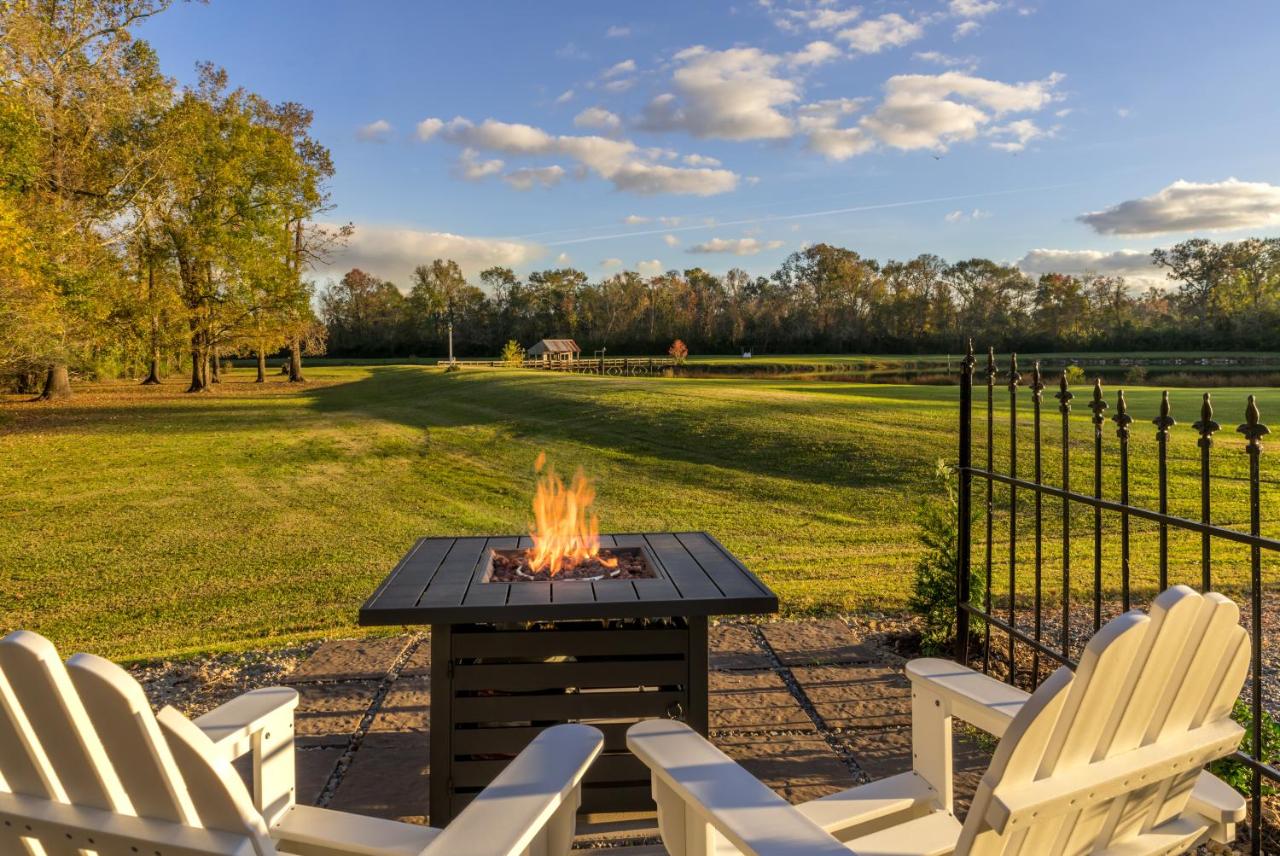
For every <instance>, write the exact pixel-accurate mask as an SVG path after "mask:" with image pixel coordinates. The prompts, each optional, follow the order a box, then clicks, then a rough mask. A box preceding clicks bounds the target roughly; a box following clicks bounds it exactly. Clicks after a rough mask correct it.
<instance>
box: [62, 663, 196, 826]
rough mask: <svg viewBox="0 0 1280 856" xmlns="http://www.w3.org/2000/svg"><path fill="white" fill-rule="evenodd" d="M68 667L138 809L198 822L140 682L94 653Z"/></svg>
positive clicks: (162, 817)
mask: <svg viewBox="0 0 1280 856" xmlns="http://www.w3.org/2000/svg"><path fill="white" fill-rule="evenodd" d="M67 672H68V673H70V675H71V682H72V683H73V684H74V685H75V688H76V690H77V691H78V692H79V693H80V701H81V702H83V704H84V706H85V710H86V711H88V713H89V718H90V719H91V720H92V721H93V725H94V728H95V729H96V730H97V732H98V738H99V739H100V740H101V741H102V746H103V748H104V749H105V750H106V752H107V757H108V758H110V760H111V763H112V765H113V766H114V767H115V769H116V772H117V774H118V775H119V776H120V783H121V785H123V786H124V789H125V792H126V793H127V794H128V795H129V800H130V801H131V802H132V803H133V807H134V811H135V813H136V814H137V815H138V816H139V817H150V818H154V819H156V820H167V821H170V822H172V823H180V824H183V825H184V826H197V825H199V824H198V819H197V816H196V810H195V806H194V805H193V804H192V802H191V797H190V796H189V795H188V793H187V788H186V786H185V784H184V782H183V779H182V774H181V773H179V772H178V767H177V765H176V764H175V763H174V761H173V754H172V753H171V752H170V751H169V745H168V744H167V743H166V742H165V740H164V735H162V734H161V733H160V727H159V726H158V725H157V724H156V718H155V715H154V714H153V713H152V711H151V704H150V703H149V702H148V701H147V696H146V693H144V692H143V691H142V687H141V686H139V684H138V682H137V681H135V680H134V679H133V678H132V677H130V676H129V673H128V672H126V671H125V670H124V669H122V668H120V667H119V666H117V665H116V664H115V663H112V662H110V661H108V660H104V659H102V658H101V657H95V656H94V655H92V654H76V655H75V656H73V657H72V658H71V659H70V660H68V661H67Z"/></svg>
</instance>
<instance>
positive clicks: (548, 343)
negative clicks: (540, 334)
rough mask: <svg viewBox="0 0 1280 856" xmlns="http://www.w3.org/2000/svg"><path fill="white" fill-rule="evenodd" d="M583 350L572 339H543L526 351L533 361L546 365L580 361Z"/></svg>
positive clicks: (526, 354)
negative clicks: (540, 361) (579, 357)
mask: <svg viewBox="0 0 1280 856" xmlns="http://www.w3.org/2000/svg"><path fill="white" fill-rule="evenodd" d="M581 353H582V349H581V348H579V347H578V343H577V342H575V341H573V340H572V339H542V340H541V341H539V342H538V343H536V344H534V345H532V346H531V347H530V348H529V349H528V350H526V351H525V356H527V357H528V358H529V359H531V360H542V361H543V362H544V363H550V362H560V361H566V362H567V361H569V360H576V359H578V355H579V354H581Z"/></svg>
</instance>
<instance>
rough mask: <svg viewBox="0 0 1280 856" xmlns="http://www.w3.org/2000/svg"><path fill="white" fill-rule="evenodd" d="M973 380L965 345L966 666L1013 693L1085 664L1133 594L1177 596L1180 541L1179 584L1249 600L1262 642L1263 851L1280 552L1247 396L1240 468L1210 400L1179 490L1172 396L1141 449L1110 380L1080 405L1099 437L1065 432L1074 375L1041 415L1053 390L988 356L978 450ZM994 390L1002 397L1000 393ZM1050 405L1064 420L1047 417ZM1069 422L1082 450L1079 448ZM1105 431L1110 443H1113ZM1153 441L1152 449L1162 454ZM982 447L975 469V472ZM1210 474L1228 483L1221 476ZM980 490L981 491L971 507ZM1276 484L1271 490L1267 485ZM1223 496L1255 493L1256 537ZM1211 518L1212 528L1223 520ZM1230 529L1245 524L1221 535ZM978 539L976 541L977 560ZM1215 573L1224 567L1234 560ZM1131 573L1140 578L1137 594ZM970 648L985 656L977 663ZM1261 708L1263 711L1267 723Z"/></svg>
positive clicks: (961, 549)
mask: <svg viewBox="0 0 1280 856" xmlns="http://www.w3.org/2000/svg"><path fill="white" fill-rule="evenodd" d="M975 370H976V360H975V358H974V354H973V349H972V346H970V348H969V353H968V355H967V356H966V357H965V358H964V361H963V364H962V368H961V379H960V424H959V441H960V449H959V452H960V457H959V467H958V473H959V481H960V490H959V518H960V521H961V523H960V526H959V530H958V553H959V575H958V579H957V595H958V598H957V600H958V604H957V606H958V609H957V624H958V651H957V656H958V658H959V659H960V660H961V662H965V663H973V664H975V665H980V667H981V668H982V669H983V671H985V672H988V673H992V672H993V671H994V672H997V673H1001V676H1002V677H1004V678H1006V679H1007V680H1008V681H1009V682H1010V683H1017V684H1020V685H1023V686H1025V687H1027V688H1028V689H1034V688H1035V686H1036V685H1037V684H1038V683H1039V681H1040V680H1042V678H1043V677H1044V676H1045V675H1046V674H1047V673H1048V671H1049V669H1051V668H1054V667H1056V666H1058V665H1060V664H1062V665H1067V666H1071V667H1074V666H1075V664H1076V660H1075V658H1074V656H1073V654H1074V651H1073V649H1074V650H1079V648H1080V646H1081V645H1082V641H1083V639H1086V638H1087V637H1088V635H1090V633H1091V632H1092V631H1093V630H1096V629H1097V628H1098V627H1099V626H1100V625H1101V624H1102V623H1103V621H1104V617H1105V616H1107V615H1110V614H1114V613H1117V612H1120V611H1125V610H1128V609H1129V608H1130V607H1131V605H1132V600H1133V599H1134V597H1135V596H1137V597H1139V598H1140V599H1142V600H1145V599H1147V598H1148V597H1149V596H1153V595H1154V594H1155V593H1158V592H1159V591H1162V590H1164V589H1165V588H1167V587H1168V586H1169V585H1170V581H1171V578H1172V577H1171V570H1170V559H1171V555H1173V552H1172V550H1171V536H1172V537H1173V538H1178V539H1181V540H1180V541H1179V547H1180V549H1179V551H1178V553H1177V565H1178V567H1177V568H1176V569H1175V570H1176V572H1177V577H1178V578H1177V579H1175V580H1174V581H1175V582H1191V583H1193V584H1195V585H1198V586H1199V588H1200V589H1201V590H1202V591H1208V590H1211V589H1214V588H1215V587H1218V588H1219V589H1220V590H1223V591H1224V592H1225V593H1227V594H1230V595H1232V596H1233V597H1235V598H1236V599H1237V601H1238V602H1239V601H1243V600H1245V599H1247V600H1248V601H1249V603H1248V608H1247V609H1244V610H1242V611H1243V612H1244V615H1245V616H1246V618H1247V621H1248V624H1249V629H1250V632H1251V635H1252V641H1253V662H1252V669H1251V678H1250V682H1249V685H1248V686H1247V687H1246V691H1245V694H1246V696H1247V698H1246V700H1245V701H1246V703H1247V705H1248V709H1249V713H1250V714H1251V716H1250V726H1249V731H1248V734H1247V735H1246V739H1245V741H1244V746H1243V747H1242V750H1241V751H1239V752H1237V753H1236V755H1235V758H1234V760H1235V761H1236V762H1238V763H1239V764H1241V765H1243V766H1244V768H1245V769H1247V771H1248V775H1247V777H1246V778H1247V779H1248V785H1249V791H1250V793H1249V797H1250V799H1249V803H1250V825H1251V835H1250V840H1251V847H1252V852H1253V853H1261V852H1263V849H1262V847H1263V845H1262V841H1263V838H1264V833H1263V828H1264V827H1265V826H1266V823H1265V820H1264V812H1263V795H1264V793H1266V792H1268V791H1269V790H1270V789H1271V788H1274V787H1275V783H1280V770H1278V769H1276V767H1274V766H1272V765H1271V764H1270V763H1268V759H1266V758H1265V757H1264V755H1263V746H1264V733H1263V732H1264V725H1263V723H1264V721H1265V720H1268V719H1269V718H1270V716H1271V715H1272V714H1274V713H1275V712H1276V711H1274V710H1271V707H1273V706H1274V705H1273V704H1271V703H1273V702H1278V701H1280V699H1268V698H1266V697H1265V693H1266V686H1267V684H1268V681H1267V680H1265V679H1264V674H1263V650H1264V643H1265V640H1264V627H1263V622H1264V615H1263V603H1264V596H1269V594H1268V592H1264V586H1263V557H1264V555H1265V556H1267V557H1274V556H1276V555H1277V554H1280V541H1277V540H1274V539H1271V538H1265V537H1263V536H1262V534H1261V527H1262V508H1263V503H1262V495H1263V484H1264V483H1263V480H1262V478H1261V475H1260V459H1261V457H1262V438H1263V437H1264V436H1265V435H1266V434H1268V433H1269V430H1268V428H1267V427H1266V426H1265V425H1263V424H1262V422H1261V417H1260V414H1259V411H1258V406H1257V402H1256V400H1255V397H1254V396H1253V395H1249V396H1248V400H1247V404H1246V405H1245V407H1244V413H1243V417H1244V421H1243V422H1242V423H1241V424H1240V425H1239V427H1238V428H1237V429H1236V431H1237V432H1238V433H1239V434H1241V435H1242V436H1243V451H1244V453H1245V454H1246V455H1247V467H1245V466H1239V465H1235V464H1232V465H1231V466H1228V465H1227V464H1226V463H1224V456H1223V455H1217V456H1215V455H1212V454H1211V452H1212V451H1213V449H1214V446H1215V440H1214V435H1215V434H1216V433H1217V432H1218V431H1219V429H1220V428H1221V426H1220V425H1219V424H1218V423H1217V422H1215V421H1214V413H1213V407H1212V402H1211V400H1210V397H1209V395H1208V394H1205V395H1204V396H1203V398H1202V400H1201V402H1200V411H1199V414H1198V416H1199V418H1198V420H1197V421H1195V423H1194V424H1193V425H1192V426H1191V429H1192V430H1193V431H1194V432H1195V434H1196V440H1195V443H1196V447H1197V451H1196V452H1191V451H1190V450H1186V453H1185V454H1183V455H1182V456H1181V457H1180V458H1179V459H1178V461H1177V464H1178V478H1177V480H1175V479H1174V478H1173V477H1172V476H1171V460H1173V459H1172V458H1171V455H1170V446H1171V441H1172V440H1177V441H1178V442H1179V446H1180V448H1181V447H1182V446H1183V445H1185V444H1183V442H1182V438H1180V437H1176V436H1175V433H1174V428H1175V426H1176V425H1177V422H1176V420H1175V418H1174V415H1173V412H1172V409H1173V408H1172V406H1171V404H1170V400H1169V393H1168V392H1167V391H1166V392H1164V393H1163V395H1162V396H1161V399H1160V401H1159V404H1158V405H1156V407H1155V408H1154V409H1155V411H1156V412H1154V413H1153V414H1151V424H1152V426H1153V429H1154V430H1153V432H1152V433H1153V437H1152V438H1140V439H1141V440H1142V442H1141V444H1135V442H1134V440H1135V438H1134V432H1135V431H1136V429H1137V424H1136V423H1135V417H1134V416H1133V415H1132V414H1130V412H1129V404H1128V401H1127V400H1126V395H1125V392H1124V391H1123V390H1119V391H1118V392H1117V393H1116V394H1115V397H1114V399H1113V402H1112V403H1108V401H1107V398H1108V396H1107V395H1106V394H1105V393H1104V390H1103V385H1102V382H1101V380H1095V381H1094V382H1093V383H1092V385H1091V391H1090V392H1089V393H1087V395H1088V397H1087V399H1086V400H1085V402H1084V404H1085V407H1087V408H1088V410H1089V411H1090V412H1091V415H1090V416H1089V417H1088V420H1089V422H1090V423H1091V424H1092V431H1091V432H1090V431H1088V430H1087V429H1086V430H1080V428H1081V426H1080V425H1079V420H1073V418H1072V409H1073V403H1074V402H1076V401H1077V396H1076V393H1075V392H1073V391H1072V389H1071V387H1070V384H1069V383H1068V372H1067V371H1064V372H1063V373H1062V375H1061V376H1060V377H1059V378H1058V379H1057V380H1056V384H1055V386H1056V391H1053V392H1052V398H1053V399H1055V400H1056V404H1054V403H1048V404H1046V402H1045V391H1046V389H1048V388H1049V386H1048V384H1046V382H1045V379H1044V378H1043V377H1042V375H1041V367H1040V365H1039V364H1038V363H1037V364H1036V365H1035V367H1034V370H1033V372H1032V373H1031V376H1030V382H1029V384H1027V385H1026V386H1025V387H1024V378H1023V377H1022V376H1021V375H1020V374H1019V372H1018V362H1017V356H1016V355H1013V356H1011V357H1010V358H1009V363H1008V367H1007V369H1005V370H1003V371H1002V370H1000V369H998V368H997V366H996V360H995V355H994V353H992V352H991V351H990V350H988V352H987V360H986V367H985V371H984V372H983V377H982V385H983V386H985V388H986V400H985V411H984V412H983V414H982V415H983V416H984V417H985V435H984V436H982V437H980V438H978V442H977V443H975V436H974V412H973V411H974V402H973V393H974V375H975ZM997 386H999V387H1002V388H1003V389H1002V390H1001V392H1000V393H998V394H997V392H996V388H997ZM1024 389H1025V390H1026V391H1027V392H1029V393H1030V396H1029V397H1030V401H1029V408H1028V407H1027V406H1026V404H1024V403H1023V401H1022V400H1021V398H1022V397H1021V396H1020V393H1021V392H1023V390H1024ZM997 398H999V399H1001V401H1000V402H999V403H997ZM1055 407H1056V410H1057V414H1056V416H1057V418H1054V415H1053V414H1052V413H1050V414H1045V413H1044V410H1045V409H1049V410H1052V409H1053V408H1055ZM1108 412H1109V415H1108ZM1145 415H1146V414H1144V416H1145ZM997 416H999V419H1000V421H1005V420H1007V425H1006V426H1004V427H1002V429H1001V430H1000V431H997ZM1020 420H1021V421H1020ZM1028 421H1029V424H1028ZM1073 421H1074V422H1075V423H1076V425H1075V427H1076V428H1077V432H1076V434H1077V436H1073V431H1072V428H1073ZM1108 422H1110V423H1111V425H1110V427H1108V425H1107V423H1108ZM1112 432H1113V437H1114V439H1111V438H1109V437H1108V436H1107V435H1108V434H1111V433H1112ZM1020 439H1021V440H1022V441H1023V443H1024V444H1025V443H1026V442H1028V441H1029V442H1030V446H1031V448H1030V450H1029V451H1030V456H1029V458H1028V455H1027V454H1026V450H1025V448H1024V449H1020V448H1019V440H1020ZM1149 439H1154V445H1151V444H1150V443H1149ZM1187 439H1188V440H1189V439H1190V438H1189V437H1188V438H1187ZM975 446H976V447H977V451H978V453H979V458H980V459H979V461H978V462H977V463H975V461H974V453H975ZM1144 452H1146V453H1147V454H1149V455H1151V454H1153V457H1154V458H1155V460H1154V462H1151V461H1149V460H1145V459H1141V458H1140V457H1134V455H1139V456H1140V455H1141V454H1142V453H1144ZM1082 458H1083V460H1082ZM1228 463H1229V462H1228ZM1215 464H1216V465H1217V466H1218V467H1219V469H1220V471H1219V472H1215V470H1214V466H1215ZM1028 469H1029V472H1028ZM1073 475H1074V476H1075V477H1076V478H1077V479H1079V478H1080V477H1082V476H1083V477H1084V479H1085V481H1086V482H1088V485H1087V487H1073V478H1072V477H1073ZM1134 476H1137V477H1138V478H1139V479H1140V481H1141V483H1142V491H1141V495H1142V497H1145V498H1147V500H1148V502H1149V504H1151V505H1154V506H1155V507H1154V508H1151V507H1147V505H1145V504H1143V503H1142V502H1139V501H1136V500H1135V499H1134V496H1133V494H1134V491H1133V490H1132V489H1131V488H1132V484H1133V477H1134ZM975 480H976V481H977V482H979V485H977V491H978V495H977V497H976V503H975V496H974V489H975V485H974V482H975ZM1223 482H1226V484H1223ZM1241 482H1244V483H1245V484H1241ZM1171 484H1172V485H1173V491H1172V500H1173V502H1174V504H1176V505H1178V506H1180V507H1183V508H1188V509H1189V508H1192V507H1193V505H1192V497H1191V496H1190V494H1192V493H1195V492H1196V491H1197V490H1198V496H1197V497H1195V498H1196V499H1198V508H1199V514H1198V519H1193V517H1192V515H1190V514H1186V515H1179V514H1176V513H1171V511H1170V503H1171V490H1170V487H1171ZM1267 486H1268V490H1269V491H1270V490H1271V489H1272V488H1273V487H1274V479H1272V480H1269V481H1268V485H1267ZM1224 488H1225V489H1229V490H1233V491H1247V499H1248V511H1247V517H1248V526H1247V531H1246V528H1245V527H1244V526H1243V525H1241V524H1242V522H1243V517H1244V516H1245V514H1246V512H1244V510H1243V508H1242V507H1240V505H1239V502H1238V501H1237V502H1235V503H1233V504H1231V506H1230V507H1229V508H1227V507H1226V505H1227V504H1226V503H1222V505H1223V506H1224V507H1223V508H1222V509H1221V510H1218V509H1215V504H1214V500H1215V498H1216V497H1219V496H1220V495H1221V491H1222V489H1224ZM1215 489H1216V491H1217V492H1215ZM1238 499H1239V497H1238V496H1237V500H1238ZM975 504H976V507H975ZM1216 511H1217V517H1218V519H1219V521H1220V522H1218V523H1215V522H1214V520H1215V512H1216ZM975 512H976V513H975ZM1020 515H1022V516H1020ZM1027 517H1029V518H1030V520H1029V521H1028V520H1027ZM1224 517H1227V518H1231V517H1235V518H1238V520H1239V521H1240V522H1238V523H1235V524H1232V523H1231V522H1227V523H1223V522H1221V521H1222V519H1223V518H1224ZM997 524H998V525H997ZM1136 527H1143V528H1144V531H1143V532H1142V533H1141V536H1142V544H1143V546H1144V550H1143V551H1142V555H1141V556H1140V557H1139V560H1138V562H1137V563H1135V562H1134V555H1133V553H1134V543H1135V528H1136ZM1055 529H1056V530H1057V531H1053V530H1055ZM975 536H976V537H977V538H978V539H979V540H980V541H981V545H980V547H979V549H978V552H977V553H976V554H975V549H974V546H975V545H974V543H973V541H974V538H975ZM1104 536H1105V537H1104ZM1006 537H1007V553H1006V552H1005V550H1004V549H1003V547H1004V546H1005V545H1000V547H999V548H998V547H997V538H1000V539H1004V538H1006ZM1187 539H1190V542H1188V540H1187ZM1028 541H1029V543H1028ZM1195 541H1198V544H1196V543H1194V542H1195ZM1055 542H1056V543H1055ZM1222 545H1231V546H1230V547H1229V548H1227V547H1223V546H1222ZM1197 547H1198V554H1197V550H1196V548H1197ZM1215 548H1220V552H1225V551H1227V550H1228V549H1229V550H1232V551H1239V552H1240V558H1239V560H1238V561H1235V560H1232V561H1231V562H1230V564H1231V567H1232V571H1233V572H1232V573H1231V574H1230V575H1227V574H1225V573H1224V574H1222V576H1224V577H1226V576H1230V579H1215ZM1244 548H1247V550H1248V559H1247V566H1248V574H1247V577H1246V576H1245V574H1244V572H1243V571H1244V568H1243V565H1244V564H1246V560H1244V559H1243V549H1244ZM997 549H999V555H997V553H996V551H997ZM1080 552H1086V553H1088V558H1089V560H1090V561H1089V563H1088V564H1087V565H1086V568H1085V571H1086V574H1087V575H1086V576H1085V577H1084V578H1083V579H1081V578H1080V574H1079V570H1078V569H1077V567H1076V566H1074V565H1073V561H1072V559H1073V554H1078V553H1080ZM1233 555H1234V553H1233ZM1153 559H1154V561H1153ZM1219 561H1220V563H1221V564H1222V565H1224V566H1225V565H1227V564H1228V561H1227V560H1224V559H1220V560H1219ZM1237 565H1239V567H1236V566H1237ZM1188 566H1191V567H1188ZM1195 566H1198V567H1195ZM1028 571H1029V572H1030V579H1028V575H1027V572H1028ZM1196 571H1198V574H1197V573H1196ZM1135 574H1137V575H1139V576H1140V577H1141V579H1140V580H1139V585H1137V586H1135V585H1134V583H1135ZM1197 577H1198V578H1197ZM979 581H980V583H981V584H980V589H981V592H982V594H981V596H980V598H979V600H980V601H981V602H979V603H972V602H971V600H973V598H972V597H971V591H972V590H973V588H975V587H978V586H975V585H974V584H975V583H978V582H979ZM1090 607H1091V608H1090ZM1268 617H1269V616H1268ZM1073 625H1074V626H1073ZM1081 625H1083V626H1081ZM993 634H995V635H996V637H997V641H995V642H993V639H992V635H993ZM1001 637H1003V638H1001ZM974 647H977V648H978V649H979V650H977V651H974V650H971V649H973V648H974ZM1273 677H1274V676H1273ZM1264 703H1267V704H1266V706H1267V710H1268V711H1270V712H1269V713H1266V714H1265V716H1264ZM1267 833H1270V830H1268V831H1267Z"/></svg>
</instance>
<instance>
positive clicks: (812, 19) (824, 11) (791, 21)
mask: <svg viewBox="0 0 1280 856" xmlns="http://www.w3.org/2000/svg"><path fill="white" fill-rule="evenodd" d="M861 14H862V10H861V9H859V8H858V7H857V6H850V7H849V8H847V9H833V8H831V7H830V6H821V7H819V8H817V9H786V10H784V11H783V12H782V17H779V18H776V19H775V21H776V22H777V23H778V24H779V26H781V27H782V28H783V29H785V30H788V31H795V29H797V25H796V22H797V21H798V22H799V23H800V24H803V25H804V26H806V27H808V28H809V29H811V30H834V29H835V28H836V27H843V26H844V25H845V24H849V23H852V22H853V21H855V20H857V18H858V16H859V15H861Z"/></svg>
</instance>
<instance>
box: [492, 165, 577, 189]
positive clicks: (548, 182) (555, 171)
mask: <svg viewBox="0 0 1280 856" xmlns="http://www.w3.org/2000/svg"><path fill="white" fill-rule="evenodd" d="M562 178H564V167H562V166H559V165H557V164H552V165H551V166H538V167H523V168H521V169H515V170H512V171H511V172H509V173H507V174H506V175H504V176H503V177H502V180H503V181H505V182H506V183H507V184H509V185H511V186H512V187H514V188H515V189H516V190H532V189H533V188H535V187H538V186H541V187H555V186H556V185H557V184H559V183H560V180H561V179H562Z"/></svg>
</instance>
